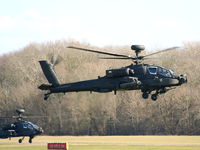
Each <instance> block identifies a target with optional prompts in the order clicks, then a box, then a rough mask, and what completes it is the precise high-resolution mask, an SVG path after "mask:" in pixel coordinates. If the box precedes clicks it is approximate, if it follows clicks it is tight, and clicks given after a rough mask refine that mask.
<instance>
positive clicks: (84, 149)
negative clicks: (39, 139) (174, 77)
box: [0, 145, 200, 150]
mask: <svg viewBox="0 0 200 150" xmlns="http://www.w3.org/2000/svg"><path fill="white" fill-rule="evenodd" d="M69 149H70V150H111V149H113V150H199V149H200V147H199V146H133V145H71V146H70V148H69ZM0 150H47V147H46V146H15V147H0Z"/></svg>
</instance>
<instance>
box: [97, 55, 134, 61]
mask: <svg viewBox="0 0 200 150" xmlns="http://www.w3.org/2000/svg"><path fill="white" fill-rule="evenodd" d="M99 59H126V60H129V59H131V60H136V59H137V58H136V57H129V56H128V57H99Z"/></svg>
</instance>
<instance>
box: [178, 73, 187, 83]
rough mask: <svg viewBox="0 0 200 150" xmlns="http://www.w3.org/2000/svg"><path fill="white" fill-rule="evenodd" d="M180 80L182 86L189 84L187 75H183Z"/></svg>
mask: <svg viewBox="0 0 200 150" xmlns="http://www.w3.org/2000/svg"><path fill="white" fill-rule="evenodd" d="M178 80H179V83H180V84H183V83H187V75H186V74H184V75H182V74H181V75H179V77H178Z"/></svg>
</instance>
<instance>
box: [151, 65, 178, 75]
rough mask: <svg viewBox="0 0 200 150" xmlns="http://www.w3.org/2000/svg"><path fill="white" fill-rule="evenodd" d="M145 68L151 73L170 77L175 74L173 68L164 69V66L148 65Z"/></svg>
mask: <svg viewBox="0 0 200 150" xmlns="http://www.w3.org/2000/svg"><path fill="white" fill-rule="evenodd" d="M147 70H148V72H149V74H151V75H161V76H163V77H166V78H171V77H173V76H174V75H175V72H174V71H173V70H171V69H166V68H164V67H158V66H148V67H147Z"/></svg>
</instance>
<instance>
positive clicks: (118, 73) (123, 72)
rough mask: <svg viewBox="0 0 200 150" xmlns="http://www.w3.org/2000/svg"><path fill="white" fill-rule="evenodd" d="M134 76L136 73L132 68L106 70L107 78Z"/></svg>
mask: <svg viewBox="0 0 200 150" xmlns="http://www.w3.org/2000/svg"><path fill="white" fill-rule="evenodd" d="M133 74H134V71H133V70H132V69H130V68H122V69H111V70H106V76H107V77H108V78H113V77H123V76H129V75H133Z"/></svg>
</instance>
